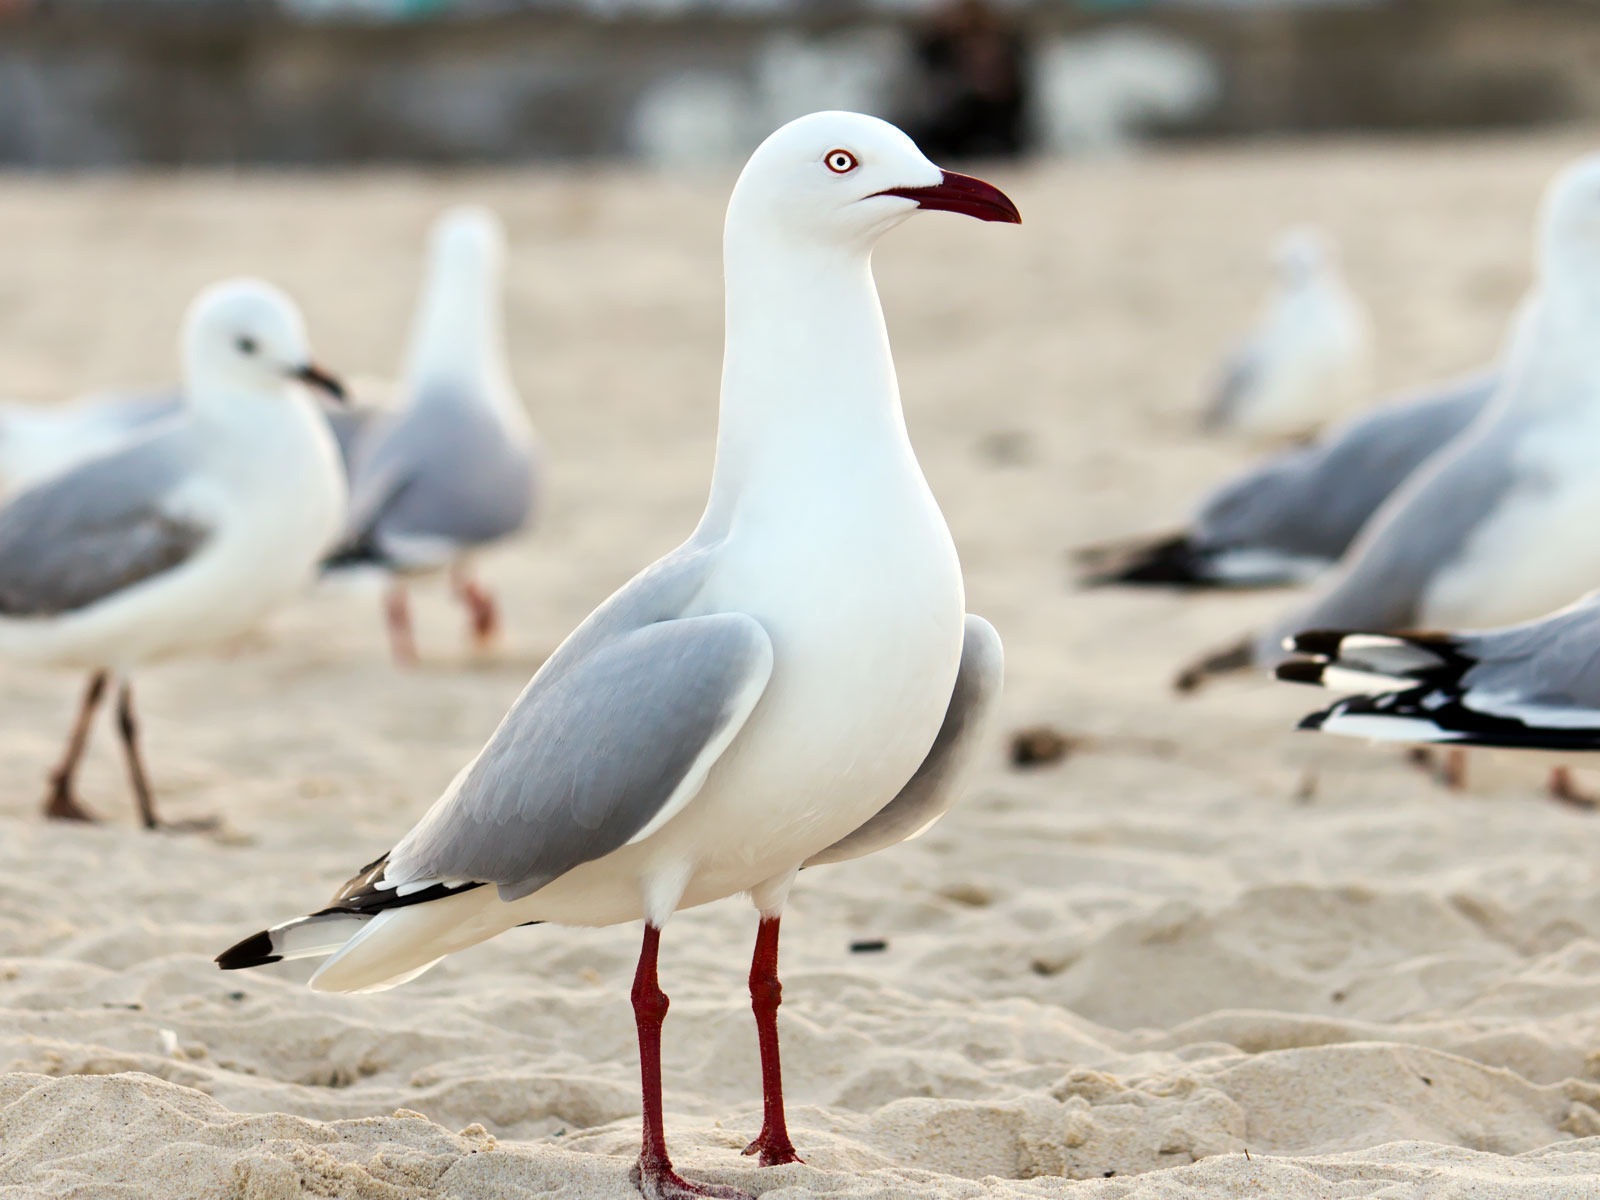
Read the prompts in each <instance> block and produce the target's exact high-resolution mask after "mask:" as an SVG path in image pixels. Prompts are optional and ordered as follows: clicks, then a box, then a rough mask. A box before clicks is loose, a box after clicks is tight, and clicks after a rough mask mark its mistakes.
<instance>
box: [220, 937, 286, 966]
mask: <svg viewBox="0 0 1600 1200" xmlns="http://www.w3.org/2000/svg"><path fill="white" fill-rule="evenodd" d="M216 961H217V966H219V967H221V968H222V969H223V970H224V971H239V970H243V969H244V968H245V967H264V966H266V965H267V964H268V963H275V962H282V961H283V955H281V954H274V953H273V952H272V935H271V934H270V933H268V932H267V931H266V930H264V929H263V930H262V931H261V932H260V933H252V934H251V935H250V936H249V937H247V938H245V939H244V941H242V942H240V943H239V944H238V945H236V946H229V947H228V948H227V949H226V950H224V951H223V952H222V953H221V954H219V955H217V960H216Z"/></svg>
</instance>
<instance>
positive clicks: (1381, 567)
mask: <svg viewBox="0 0 1600 1200" xmlns="http://www.w3.org/2000/svg"><path fill="white" fill-rule="evenodd" d="M1540 227H1541V235H1540V252H1539V265H1538V270H1539V278H1538V284H1537V287H1536V289H1535V290H1534V292H1533V294H1532V295H1531V296H1530V297H1529V298H1528V299H1527V300H1525V301H1524V302H1523V304H1522V306H1521V308H1520V309H1519V310H1518V315H1517V318H1516V320H1515V321H1514V323H1513V328H1512V334H1511V338H1510V344H1509V349H1508V352H1507V354H1506V356H1505V360H1504V362H1505V366H1504V373H1503V376H1502V378H1501V381H1500V385H1499V387H1498V389H1497V391H1496V393H1495V395H1494V397H1493V399H1492V400H1490V402H1489V404H1488V406H1487V407H1486V408H1485V410H1484V412H1483V414H1482V416H1480V417H1479V418H1478V420H1477V421H1475V422H1474V423H1473V424H1472V426H1471V427H1470V428H1469V429H1468V430H1467V431H1466V432H1465V433H1464V434H1462V435H1461V436H1460V437H1459V438H1457V439H1456V440H1455V441H1454V442H1452V443H1451V444H1450V446H1449V447H1448V448H1447V449H1446V450H1445V451H1444V452H1443V453H1441V454H1439V455H1437V456H1436V457H1435V458H1434V459H1432V460H1431V461H1430V462H1429V463H1428V464H1427V465H1426V466H1425V467H1423V468H1422V469H1421V470H1420V471H1418V472H1417V473H1416V474H1414V475H1413V476H1412V477H1411V478H1410V479H1409V480H1407V481H1406V483H1405V484H1404V485H1403V486H1402V487H1401V488H1400V490H1399V491H1398V492H1396V493H1395V494H1394V495H1393V496H1392V497H1390V498H1389V500H1388V501H1387V502H1386V503H1385V504H1384V505H1383V506H1382V507H1381V508H1380V509H1379V510H1378V512H1377V514H1376V515H1375V516H1374V517H1373V519H1372V522H1371V523H1370V524H1369V526H1368V527H1367V528H1366V529H1364V530H1363V531H1362V533H1361V536H1360V537H1359V538H1358V539H1357V540H1356V542H1355V544H1354V545H1353V546H1352V547H1351V548H1350V552H1349V553H1348V554H1347V555H1346V556H1345V558H1344V560H1343V562H1342V563H1341V564H1340V566H1339V569H1338V570H1337V571H1336V572H1335V573H1334V574H1333V575H1332V576H1331V577H1330V578H1329V580H1328V582H1327V583H1326V584H1325V585H1324V586H1323V587H1322V588H1321V589H1320V591H1319V592H1318V594H1317V595H1316V597H1315V598H1314V599H1313V600H1312V601H1311V602H1310V603H1309V604H1307V605H1304V606H1303V607H1299V608H1297V609H1295V610H1294V611H1293V612H1291V613H1290V614H1289V615H1288V616H1286V617H1285V618H1284V619H1283V620H1282V621H1280V622H1278V624H1277V625H1276V626H1275V627H1274V628H1273V629H1271V630H1270V631H1269V632H1268V633H1267V634H1266V635H1265V636H1262V637H1259V638H1252V639H1247V640H1246V641H1245V642H1243V643H1241V644H1240V645H1239V646H1236V647H1233V648H1230V649H1229V650H1226V651H1223V652H1222V653H1220V654H1217V655H1213V656H1212V657H1211V658H1209V659H1208V660H1206V661H1204V662H1202V663H1200V664H1197V665H1196V666H1195V667H1192V668H1190V670H1189V671H1187V672H1185V673H1184V674H1183V675H1182V676H1180V678H1179V681H1178V682H1179V687H1180V688H1185V689H1186V687H1192V686H1194V685H1196V684H1198V683H1200V682H1201V681H1203V679H1204V678H1205V677H1207V676H1209V675H1212V674H1217V673H1220V672H1222V671H1226V670H1232V669H1239V668H1243V667H1248V666H1250V665H1252V664H1255V665H1260V666H1266V667H1270V666H1273V665H1275V664H1276V663H1277V662H1278V661H1279V660H1280V659H1281V658H1282V657H1283V653H1284V651H1283V644H1284V642H1285V639H1287V638H1290V637H1292V636H1293V635H1294V634H1297V633H1300V632H1301V631H1304V630H1317V629H1362V630H1372V631H1376V632H1384V633H1390V632H1395V631H1399V630H1407V629H1415V628H1433V629H1459V628H1479V629H1481V628H1488V627H1492V626H1496V625H1505V624H1511V623H1513V622H1518V621H1524V620H1529V619H1532V618H1534V617H1536V616H1540V615H1543V614H1545V613H1549V612H1551V611H1553V610H1555V609H1557V608H1559V607H1561V606H1563V605H1566V604H1568V603H1570V602H1571V601H1572V600H1573V598H1574V597H1576V596H1579V595H1582V594H1584V593H1585V592H1587V591H1589V590H1590V589H1591V588H1593V587H1594V585H1595V584H1596V583H1597V582H1600V539H1596V537H1595V528H1596V525H1597V524H1600V473H1597V472H1596V471H1595V469H1594V463H1593V451H1594V447H1595V446H1596V445H1600V348H1597V347H1600V155H1595V156H1591V157H1589V158H1585V159H1582V160H1580V161H1579V162H1577V163H1576V164H1574V165H1573V166H1571V167H1569V168H1568V169H1567V170H1565V171H1563V172H1562V173H1561V174H1560V175H1558V176H1557V177H1556V179H1555V180H1554V181H1553V182H1552V183H1551V185H1550V186H1549V188H1548V189H1547V190H1546V193H1545V198H1544V202H1543V205H1542V209H1541V220H1540Z"/></svg>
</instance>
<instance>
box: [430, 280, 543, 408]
mask: <svg viewBox="0 0 1600 1200" xmlns="http://www.w3.org/2000/svg"><path fill="white" fill-rule="evenodd" d="M492 275H493V272H492V271H491V270H488V269H485V268H484V267H482V266H481V265H479V264H475V263H468V262H459V261H458V262H450V261H445V262H437V263H435V264H433V266H432V268H431V270H430V272H429V275H428V281H427V286H426V287H425V288H424V289H423V292H422V300H421V302H420V303H419V304H418V306H417V313H416V317H415V319H414V321H413V324H412V332H411V346H410V350H409V357H408V360H407V363H406V374H405V378H406V383H407V386H408V389H409V390H410V392H411V394H412V395H413V396H415V397H419V398H440V399H438V400H433V402H457V401H458V400H459V399H461V398H466V397H483V398H486V399H487V400H488V401H489V402H490V403H491V405H493V406H494V407H495V408H496V409H503V410H505V411H506V412H507V413H511V412H512V410H514V414H515V415H516V416H517V417H518V418H521V417H522V411H521V405H520V402H519V401H518V400H517V398H516V393H515V391H514V390H513V389H512V387H511V377H510V372H509V370H508V369H507V366H506V354H505V335H504V328H503V324H502V319H501V311H500V302H499V296H498V294H497V291H498V289H497V288H496V287H495V281H494V279H493V277H492Z"/></svg>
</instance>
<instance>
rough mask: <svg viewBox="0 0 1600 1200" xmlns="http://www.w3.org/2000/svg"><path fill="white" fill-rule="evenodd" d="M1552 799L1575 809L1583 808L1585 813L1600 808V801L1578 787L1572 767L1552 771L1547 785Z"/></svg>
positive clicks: (1557, 768)
mask: <svg viewBox="0 0 1600 1200" xmlns="http://www.w3.org/2000/svg"><path fill="white" fill-rule="evenodd" d="M1547 787H1548V790H1549V792H1550V796H1551V799H1554V800H1559V801H1560V802H1561V803H1562V804H1570V805H1571V806H1572V807H1573V808H1581V809H1582V810H1583V811H1584V812H1593V811H1594V810H1595V809H1596V808H1600V801H1596V800H1595V798H1594V797H1593V796H1591V795H1589V794H1588V793H1587V792H1585V791H1583V790H1582V789H1581V788H1579V787H1578V785H1577V782H1576V781H1575V780H1574V779H1573V778H1572V768H1571V767H1552V768H1551V769H1550V782H1549V784H1548V785H1547Z"/></svg>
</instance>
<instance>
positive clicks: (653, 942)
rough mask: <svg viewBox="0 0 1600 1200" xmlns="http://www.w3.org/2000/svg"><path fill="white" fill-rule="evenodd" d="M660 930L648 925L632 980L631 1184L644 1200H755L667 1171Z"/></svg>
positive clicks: (669, 1162)
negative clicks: (635, 1034)
mask: <svg viewBox="0 0 1600 1200" xmlns="http://www.w3.org/2000/svg"><path fill="white" fill-rule="evenodd" d="M660 946H661V930H659V929H657V928H656V927H655V926H654V925H651V924H650V923H649V922H648V921H647V922H645V927H644V944H643V945H642V946H641V947H640V948H639V969H638V970H637V971H636V972H634V976H633V1020H634V1024H635V1025H636V1026H638V1029H639V1082H640V1085H641V1088H642V1090H643V1093H644V1144H643V1145H642V1146H641V1147H640V1148H639V1161H638V1163H637V1164H636V1165H635V1166H634V1168H633V1176H632V1178H633V1183H634V1186H635V1187H637V1188H638V1189H639V1190H640V1191H641V1192H643V1193H644V1195H645V1196H646V1197H647V1200H689V1198H690V1197H696V1196H710V1197H717V1198H719V1200H754V1197H752V1196H751V1195H750V1193H749V1192H743V1191H740V1190H739V1189H738V1188H731V1187H723V1186H722V1185H720V1184H713V1183H690V1182H689V1181H688V1180H687V1179H685V1178H684V1177H683V1176H681V1175H679V1174H678V1173H677V1172H676V1171H674V1170H673V1169H672V1160H671V1159H669V1158H668V1157H667V1133H666V1127H665V1124H664V1122H663V1120H662V1116H661V1026H662V1024H663V1023H665V1021H666V1019H667V1003H668V1002H667V994H666V993H665V992H663V991H662V990H661V985H660V983H659V982H657V980H656V954H657V951H658V950H659V949H660Z"/></svg>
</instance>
